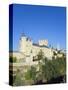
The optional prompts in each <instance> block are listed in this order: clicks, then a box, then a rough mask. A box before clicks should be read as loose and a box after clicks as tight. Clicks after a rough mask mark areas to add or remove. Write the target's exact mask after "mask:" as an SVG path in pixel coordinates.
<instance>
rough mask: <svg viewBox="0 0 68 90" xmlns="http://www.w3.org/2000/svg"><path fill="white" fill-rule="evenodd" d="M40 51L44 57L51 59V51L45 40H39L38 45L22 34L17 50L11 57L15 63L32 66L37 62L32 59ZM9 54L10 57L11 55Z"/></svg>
mask: <svg viewBox="0 0 68 90" xmlns="http://www.w3.org/2000/svg"><path fill="white" fill-rule="evenodd" d="M41 50H42V52H43V53H44V56H45V57H47V58H48V59H52V56H53V50H52V49H51V48H50V47H48V41H47V40H39V42H38V43H33V42H32V40H31V39H30V38H28V37H27V36H26V35H24V34H23V35H22V36H21V38H20V41H19V50H18V51H14V52H13V57H16V58H17V62H21V63H23V64H27V65H28V64H31V65H32V64H36V63H37V61H35V62H34V58H36V56H37V55H38V53H39V52H40V51H41ZM11 53H12V52H10V56H11V55H12V54H11Z"/></svg>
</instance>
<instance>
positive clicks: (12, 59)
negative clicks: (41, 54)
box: [9, 56, 17, 63]
mask: <svg viewBox="0 0 68 90" xmlns="http://www.w3.org/2000/svg"><path fill="white" fill-rule="evenodd" d="M16 61H17V58H16V57H12V56H10V57H9V62H11V63H16Z"/></svg>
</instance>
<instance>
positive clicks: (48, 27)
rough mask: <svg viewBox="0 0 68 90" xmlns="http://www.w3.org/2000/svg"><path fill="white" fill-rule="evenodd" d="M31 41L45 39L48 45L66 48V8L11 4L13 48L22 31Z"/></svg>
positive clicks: (17, 43) (16, 46)
mask: <svg viewBox="0 0 68 90" xmlns="http://www.w3.org/2000/svg"><path fill="white" fill-rule="evenodd" d="M23 32H24V33H25V34H26V35H27V36H29V37H30V38H31V39H32V40H33V42H38V40H39V39H47V40H48V42H49V45H50V44H51V45H52V46H53V47H57V44H59V45H60V48H66V8H65V7H54V6H35V5H23V4H14V5H13V50H17V49H18V46H19V39H20V36H21V34H22V33H23Z"/></svg>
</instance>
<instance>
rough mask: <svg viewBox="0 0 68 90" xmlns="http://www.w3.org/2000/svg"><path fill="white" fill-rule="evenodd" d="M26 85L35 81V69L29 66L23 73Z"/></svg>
mask: <svg viewBox="0 0 68 90" xmlns="http://www.w3.org/2000/svg"><path fill="white" fill-rule="evenodd" d="M25 80H26V84H34V83H35V80H36V68H35V67H34V66H31V67H30V68H29V69H28V70H27V72H26V73H25Z"/></svg>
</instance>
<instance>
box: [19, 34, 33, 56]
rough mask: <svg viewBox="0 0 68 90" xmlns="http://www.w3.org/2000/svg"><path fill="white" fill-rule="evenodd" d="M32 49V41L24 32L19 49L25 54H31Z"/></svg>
mask: <svg viewBox="0 0 68 90" xmlns="http://www.w3.org/2000/svg"><path fill="white" fill-rule="evenodd" d="M31 50H32V41H31V39H30V38H28V37H27V36H26V35H25V34H22V36H21V38H20V43H19V51H20V52H22V53H24V54H25V55H30V53H31Z"/></svg>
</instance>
